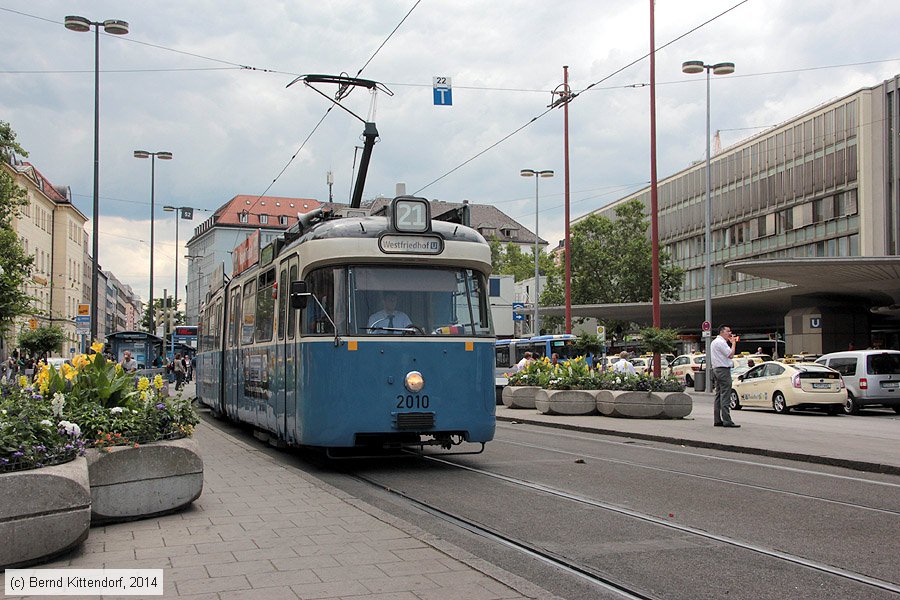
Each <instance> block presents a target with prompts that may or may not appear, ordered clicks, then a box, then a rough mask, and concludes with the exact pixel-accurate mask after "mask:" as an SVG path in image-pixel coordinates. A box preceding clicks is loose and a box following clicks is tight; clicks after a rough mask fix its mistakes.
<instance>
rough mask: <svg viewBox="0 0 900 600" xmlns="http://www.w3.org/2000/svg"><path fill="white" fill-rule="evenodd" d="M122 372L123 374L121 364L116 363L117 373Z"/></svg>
mask: <svg viewBox="0 0 900 600" xmlns="http://www.w3.org/2000/svg"><path fill="white" fill-rule="evenodd" d="M121 372H122V365H120V364H119V363H116V373H121Z"/></svg>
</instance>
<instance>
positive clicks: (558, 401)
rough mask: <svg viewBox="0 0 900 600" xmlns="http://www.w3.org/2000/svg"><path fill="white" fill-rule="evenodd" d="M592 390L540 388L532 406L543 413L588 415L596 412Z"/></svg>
mask: <svg viewBox="0 0 900 600" xmlns="http://www.w3.org/2000/svg"><path fill="white" fill-rule="evenodd" d="M595 393H596V392H595V391H594V390H544V389H542V390H540V391H538V393H537V394H536V395H535V398H534V407H535V408H536V409H537V410H538V411H540V412H542V413H543V414H545V415H590V414H596V412H597V398H596V396H595V395H594V394H595Z"/></svg>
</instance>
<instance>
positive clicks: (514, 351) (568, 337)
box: [494, 333, 581, 404]
mask: <svg viewBox="0 0 900 600" xmlns="http://www.w3.org/2000/svg"><path fill="white" fill-rule="evenodd" d="M576 339H577V336H575V335H572V334H570V333H565V334H560V335H539V336H536V337H533V338H521V339H509V340H497V341H496V343H495V344H494V358H495V362H494V385H495V392H496V394H497V404H502V403H503V400H502V396H503V388H504V387H506V385H507V383H508V378H507V377H506V375H507V374H512V373H513V372H514V371H515V368H516V365H517V364H518V363H519V361H521V360H522V359H523V358H525V353H526V352H531V355H532V357H534V358H541V357H544V356H546V357H548V358H550V357H552V356H553V355H554V354H556V355H558V356H559V360H560V361H564V360H568V359H570V358H575V357H576V356H579V355H580V354H581V353H580V352H578V350H577V349H576V348H575V340H576Z"/></svg>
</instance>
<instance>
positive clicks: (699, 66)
mask: <svg viewBox="0 0 900 600" xmlns="http://www.w3.org/2000/svg"><path fill="white" fill-rule="evenodd" d="M681 71H682V72H683V73H687V74H688V75H696V74H697V73H702V72H703V71H706V283H705V285H704V286H703V287H704V302H703V312H704V316H703V320H704V321H706V322H707V323H709V327H710V330H709V331H707V332H704V335H706V382H705V383H706V387H705V388H704V389H705V390H706V391H709V390H710V389H712V383H711V382H712V369H711V365H712V362H711V354H710V346H711V344H712V231H711V228H712V192H711V182H712V178H711V177H710V169H709V160H710V156H709V133H710V131H709V74H710V71H712V73H713V74H714V75H729V74H731V73H734V63H730V62H723V63H716V64H714V65H707V64H705V63H704V62H703V61H702V60H689V61H687V62H684V63H682V64H681Z"/></svg>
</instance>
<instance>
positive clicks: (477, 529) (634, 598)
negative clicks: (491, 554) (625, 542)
mask: <svg viewBox="0 0 900 600" xmlns="http://www.w3.org/2000/svg"><path fill="white" fill-rule="evenodd" d="M351 476H352V477H353V479H355V480H357V481H360V482H362V483H364V484H366V485H369V486H372V487H375V488H378V489H380V490H381V491H384V492H387V493H389V494H391V495H392V496H395V497H398V498H401V499H402V500H404V501H405V502H407V503H409V504H411V505H413V506H415V507H416V508H419V509H421V510H423V511H425V512H426V513H428V514H430V515H431V516H432V517H435V518H438V519H440V520H442V521H444V522H446V523H449V524H451V525H454V526H456V527H459V528H461V529H464V530H466V531H468V532H469V533H473V534H475V535H478V536H480V537H483V538H486V539H488V540H490V541H492V542H494V543H497V544H500V545H502V546H504V547H506V548H509V549H512V550H514V551H516V552H519V553H521V554H524V555H526V556H528V557H530V558H533V559H536V560H539V561H540V562H542V563H544V564H546V565H550V566H552V567H556V568H557V569H560V570H562V571H565V572H566V573H568V574H569V575H572V576H574V577H577V578H578V579H580V580H582V581H585V582H587V583H589V584H592V585H595V586H597V587H599V588H601V589H603V590H606V591H608V592H611V593H614V594H616V595H617V596H619V597H620V598H626V599H628V600H652V599H654V598H655V597H654V596H649V595H647V594H644V593H642V592H640V591H639V590H637V589H634V588H632V587H629V586H628V585H626V584H624V583H622V582H618V581H615V580H613V579H611V578H609V577H606V576H604V575H602V574H601V573H598V572H596V571H595V570H594V569H592V568H591V567H589V566H587V565H583V564H579V563H576V562H574V561H571V560H568V559H566V558H565V557H562V556H559V555H557V554H555V553H552V552H549V551H548V550H546V549H543V548H540V547H538V546H536V545H534V544H529V543H528V542H525V541H523V540H519V539H516V538H513V537H511V536H508V535H504V534H503V533H501V532H500V531H498V530H496V529H493V528H491V527H488V526H486V525H483V524H481V523H477V522H476V521H473V520H471V519H467V518H465V517H462V516H460V515H456V514H453V513H451V512H449V511H447V510H444V509H442V508H440V507H438V506H436V505H434V504H432V503H429V502H426V501H424V500H421V499H418V498H414V497H412V496H410V495H409V494H407V493H405V492H402V491H400V490H398V489H396V488H393V487H391V486H388V485H384V484H382V483H379V482H377V481H375V480H374V479H371V478H369V477H365V476H363V475H359V474H353V475H351Z"/></svg>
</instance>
